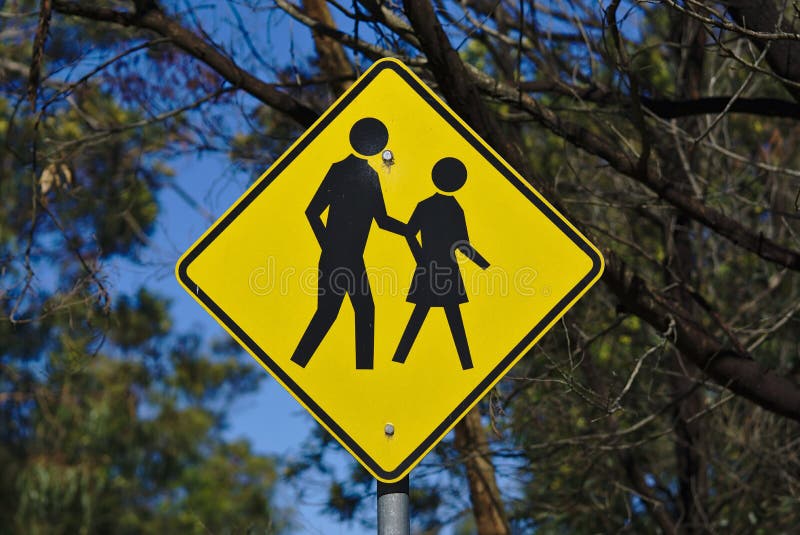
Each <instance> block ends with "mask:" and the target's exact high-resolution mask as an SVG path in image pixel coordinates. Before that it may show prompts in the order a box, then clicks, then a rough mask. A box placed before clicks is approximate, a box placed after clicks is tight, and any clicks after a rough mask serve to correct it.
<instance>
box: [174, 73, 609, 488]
mask: <svg viewBox="0 0 800 535" xmlns="http://www.w3.org/2000/svg"><path fill="white" fill-rule="evenodd" d="M602 269H603V260H602V257H601V256H600V254H599V252H598V251H597V249H596V248H595V247H594V246H593V245H592V244H591V243H589V242H588V241H587V240H586V238H584V237H583V236H582V235H581V234H580V233H579V232H578V231H577V230H576V229H575V228H574V227H573V226H572V225H571V224H570V223H569V222H568V221H566V220H565V219H564V218H563V217H562V216H561V215H560V214H559V213H558V212H556V211H555V209H553V207H552V206H550V204H548V202H547V201H546V200H544V198H542V197H541V195H539V194H538V193H537V192H536V191H535V190H533V189H532V188H531V187H530V186H529V185H528V184H527V182H526V181H525V180H523V178H522V177H520V176H519V175H518V174H517V173H516V172H515V171H514V170H513V169H511V168H510V167H509V166H508V164H506V163H505V162H504V161H503V160H502V159H501V158H500V156H498V155H497V153H496V152H495V151H494V150H492V148H491V147H490V146H489V145H488V144H487V143H486V142H484V141H483V140H482V139H480V138H479V137H478V136H477V134H475V132H473V131H472V130H471V129H470V128H469V126H467V125H466V124H465V123H464V122H463V121H462V120H461V119H459V118H458V117H457V116H456V115H455V114H454V113H453V112H452V111H451V110H450V109H449V108H448V107H447V105H446V104H444V102H442V101H441V100H440V99H439V98H438V97H437V96H436V95H435V94H434V93H433V92H432V91H431V90H430V89H428V87H426V86H425V84H424V83H423V82H422V81H421V80H420V79H419V78H417V77H416V75H414V74H413V73H412V72H411V71H410V70H408V69H407V68H406V67H405V66H404V65H403V64H402V63H400V62H398V61H395V60H388V59H387V60H381V61H379V62H377V63H375V64H374V65H373V66H372V67H371V68H370V69H369V70H368V71H367V72H366V73H364V75H363V76H362V77H361V78H360V79H359V80H358V81H357V82H356V83H355V84H354V85H353V86H352V87H351V88H350V89H349V90H348V91H347V93H345V94H344V95H343V96H342V97H341V98H340V99H339V100H337V101H336V102H335V103H334V104H333V105H332V106H331V107H330V109H329V110H328V111H327V112H325V113H324V114H323V115H322V117H320V118H319V120H318V121H317V122H316V123H315V124H314V125H313V126H312V127H311V128H310V129H309V130H308V131H307V132H306V133H304V134H303V135H302V136H301V137H300V139H298V140H297V141H296V142H295V143H294V144H293V145H292V146H291V148H290V149H289V150H288V151H287V152H286V153H285V154H284V155H283V156H282V157H281V158H280V159H279V160H278V161H276V162H275V164H274V165H273V166H272V167H270V168H269V169H268V170H267V171H266V172H265V173H264V174H263V175H262V176H261V177H260V178H259V179H258V180H257V181H256V182H255V183H254V184H253V186H252V187H251V188H250V189H249V190H247V191H246V192H245V193H244V195H242V197H241V198H240V199H239V200H238V201H236V203H235V204H234V205H233V206H232V207H231V208H230V209H229V210H228V211H227V212H226V213H225V214H224V215H223V216H222V217H221V218H220V219H219V220H218V221H217V222H216V223H214V225H213V226H212V227H211V228H210V229H209V230H208V231H207V232H206V233H205V234H204V235H203V236H202V237H201V238H200V239H199V240H198V241H197V242H196V243H195V244H194V245H193V246H192V247H191V248H190V249H189V250H188V251H187V252H186V253H185V254H184V255H183V257H182V258H181V259H180V261H179V263H178V266H177V275H178V279H179V281H180V283H181V284H182V285H183V287H184V288H185V289H186V291H187V292H189V293H190V294H191V295H192V296H193V297H194V298H195V299H196V300H197V301H199V302H200V304H201V305H203V307H205V309H206V310H207V311H208V312H209V313H210V314H211V315H212V316H214V318H216V319H217V321H219V322H220V323H221V324H222V326H223V327H225V329H226V330H227V331H228V332H229V333H230V334H231V335H232V336H233V337H234V338H236V339H237V340H238V341H239V343H241V344H242V346H244V347H245V349H247V351H248V352H249V353H250V354H251V355H252V356H253V357H254V358H255V359H256V360H257V361H259V362H260V363H261V365H262V366H263V367H264V368H265V369H266V370H267V371H268V372H269V373H270V374H272V375H273V376H274V377H275V379H276V380H277V381H278V382H280V383H281V384H282V385H283V386H284V387H286V388H287V389H288V390H289V391H290V392H291V393H292V395H294V397H295V398H297V400H298V401H299V402H300V403H301V404H302V405H303V406H304V407H305V408H306V409H308V411H309V412H311V414H312V415H313V416H314V417H315V418H316V419H317V421H319V423H320V424H322V425H323V426H324V427H325V428H326V429H327V430H328V431H329V432H330V433H331V434H332V435H333V436H334V437H336V439H337V440H338V441H339V442H340V443H341V444H342V445H343V446H344V447H345V448H346V449H347V450H348V451H350V453H352V454H353V455H354V456H355V457H356V458H357V459H358V460H359V461H360V462H361V463H362V464H363V465H364V467H365V468H366V469H367V470H369V471H370V472H371V473H372V474H373V475H374V476H375V477H376V478H378V479H380V480H382V481H386V482H392V481H396V480H398V479H400V478H402V477H403V476H405V475H406V474H407V473H408V472H409V471H410V470H411V468H412V467H413V466H414V465H416V464H417V463H418V462H419V461H420V459H421V458H422V457H423V456H424V455H425V454H426V453H427V452H428V451H430V450H431V448H433V446H434V445H435V444H436V443H437V442H438V441H439V440H441V438H442V437H443V436H444V435H445V434H446V433H447V432H448V431H449V430H450V429H451V428H452V427H453V426H454V425H455V423H456V422H457V421H458V420H459V419H460V418H461V417H462V416H463V415H464V414H465V413H466V412H467V411H468V410H469V409H470V408H471V407H472V406H473V405H475V404H476V403H477V402H478V401H479V400H480V399H481V397H482V396H483V395H484V394H486V392H487V391H488V390H489V389H491V388H492V386H493V385H494V384H495V383H496V382H497V381H499V380H500V378H501V377H502V376H503V375H504V374H505V373H506V372H507V371H508V370H509V369H510V368H511V367H512V366H513V365H514V364H515V363H516V362H517V360H519V359H520V358H521V356H522V355H523V354H524V353H525V351H526V350H527V349H529V348H530V347H531V346H532V345H533V344H534V343H536V341H537V340H538V339H539V338H540V337H541V336H542V335H543V334H544V333H545V332H546V331H547V329H549V328H550V326H552V325H553V324H554V323H555V322H556V321H557V320H558V318H559V317H561V316H562V315H563V314H564V312H566V311H567V309H569V307H571V306H572V305H573V304H574V303H575V302H576V301H577V300H578V299H579V298H580V297H581V296H582V295H583V294H584V293H585V292H586V291H587V290H588V289H589V287H590V286H591V285H592V284H593V283H594V282H596V281H597V279H598V278H599V277H600V274H601V272H602Z"/></svg>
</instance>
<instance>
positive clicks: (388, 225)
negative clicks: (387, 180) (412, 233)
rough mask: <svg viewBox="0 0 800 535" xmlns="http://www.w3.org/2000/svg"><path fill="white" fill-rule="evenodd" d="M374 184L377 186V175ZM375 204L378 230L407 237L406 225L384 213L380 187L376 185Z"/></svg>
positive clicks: (384, 204)
mask: <svg viewBox="0 0 800 535" xmlns="http://www.w3.org/2000/svg"><path fill="white" fill-rule="evenodd" d="M375 183H376V184H379V182H378V178H377V175H376V177H375ZM376 200H377V203H376V207H375V222H376V223H377V224H378V226H379V227H380V228H382V229H383V230H388V231H389V232H393V233H395V234H399V235H401V236H406V237H407V236H408V229H407V227H406V224H405V223H403V222H402V221H400V220H397V219H395V218H393V217H391V216H389V215H388V214H387V213H386V203H385V202H384V201H383V192H382V191H381V187H380V185H378V191H377V199H376Z"/></svg>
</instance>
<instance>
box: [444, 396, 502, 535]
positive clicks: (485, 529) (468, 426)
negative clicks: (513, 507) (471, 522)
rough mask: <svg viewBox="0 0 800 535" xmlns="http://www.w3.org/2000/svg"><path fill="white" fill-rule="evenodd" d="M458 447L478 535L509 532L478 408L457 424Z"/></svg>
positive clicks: (456, 441)
mask: <svg viewBox="0 0 800 535" xmlns="http://www.w3.org/2000/svg"><path fill="white" fill-rule="evenodd" d="M455 446H456V449H457V450H458V451H459V453H460V454H461V457H462V459H463V460H464V465H465V466H466V467H467V481H468V483H469V497H470V501H471V502H472V513H473V515H475V524H476V525H477V527H478V533H479V535H506V534H508V533H510V530H509V527H508V519H507V518H506V512H505V509H503V501H502V498H501V497H500V489H499V488H498V487H497V480H496V478H495V473H494V465H493V464H492V459H491V455H490V453H489V440H488V438H487V436H486V429H484V427H483V424H481V413H480V409H478V407H477V406H476V407H474V408H473V409H472V410H471V411H469V412H468V413H467V415H466V416H465V417H464V419H463V420H461V421H460V422H458V424H456V439H455Z"/></svg>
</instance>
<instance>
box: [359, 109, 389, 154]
mask: <svg viewBox="0 0 800 535" xmlns="http://www.w3.org/2000/svg"><path fill="white" fill-rule="evenodd" d="M388 142H389V131H388V130H387V129H386V126H385V125H384V124H383V123H382V122H380V121H379V120H377V119H374V118H372V117H365V118H364V119H359V120H358V121H356V124H354V125H353V128H351V129H350V145H352V146H353V149H355V151H356V152H358V153H359V154H363V155H364V156H374V155H375V154H378V153H379V152H380V151H382V150H383V148H384V147H385V146H386V144H387V143H388Z"/></svg>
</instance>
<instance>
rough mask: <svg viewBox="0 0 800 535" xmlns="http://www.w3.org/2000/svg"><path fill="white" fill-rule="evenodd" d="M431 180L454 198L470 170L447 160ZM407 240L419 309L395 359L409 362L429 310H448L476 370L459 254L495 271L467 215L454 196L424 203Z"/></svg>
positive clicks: (412, 297)
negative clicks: (472, 239)
mask: <svg viewBox="0 0 800 535" xmlns="http://www.w3.org/2000/svg"><path fill="white" fill-rule="evenodd" d="M431 175H432V178H433V183H434V184H435V185H436V187H437V188H439V189H440V190H441V191H444V192H446V193H452V192H454V191H457V190H458V189H460V188H461V186H463V185H464V183H465V182H466V181H467V168H466V167H465V166H464V164H463V163H461V161H460V160H458V159H456V158H442V159H441V160H439V161H438V162H436V165H434V166H433V171H432V173H431ZM418 232H421V234H422V245H420V243H419V242H418V241H417V237H416V235H417V233H418ZM406 237H407V239H408V244H409V246H410V247H411V252H412V253H413V254H414V258H415V259H416V261H417V268H416V270H415V271H414V278H413V280H412V281H411V289H410V290H409V292H408V297H407V298H406V300H407V301H408V302H410V303H414V304H416V306H415V307H414V311H413V312H412V313H411V318H410V319H409V320H408V325H406V329H405V332H403V336H402V338H401V339H400V344H399V345H398V346H397V351H395V354H394V358H393V359H392V360H393V361H395V362H400V363H403V362H405V360H406V357H408V352H409V351H410V350H411V346H412V345H413V344H414V340H415V339H416V338H417V334H418V333H419V329H420V327H422V322H423V321H424V320H425V317H426V316H427V315H428V311H429V310H430V309H431V307H443V308H444V313H445V315H446V316H447V323H448V324H449V325H450V332H451V333H452V335H453V341H454V342H455V344H456V349H457V351H458V358H459V360H460V361H461V368H462V369H464V370H467V369H470V368H472V357H471V356H470V353H469V344H468V343H467V335H466V333H465V332H464V322H463V320H462V319H461V309H460V308H459V307H460V305H461V303H466V302H467V301H468V299H467V293H466V291H465V289H464V281H463V279H462V278H461V272H460V270H459V267H458V262H457V260H456V250H458V251H461V252H462V253H463V254H464V255H466V257H467V258H469V259H470V260H472V261H473V262H475V263H476V264H477V265H478V266H480V267H481V268H483V269H486V268H488V267H489V262H487V261H486V259H485V258H483V257H482V256H481V255H480V254H479V253H478V251H476V250H475V248H474V247H472V245H471V244H470V243H469V236H468V235H467V223H466V221H465V220H464V211H463V210H462V209H461V206H460V205H459V204H458V201H456V199H455V197H453V196H452V195H442V194H441V193H436V194H434V195H433V196H431V197H428V198H427V199H425V200H424V201H422V202H420V203H419V204H418V205H417V207H416V209H415V210H414V213H413V214H412V215H411V219H410V220H409V221H408V229H407V234H406Z"/></svg>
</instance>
